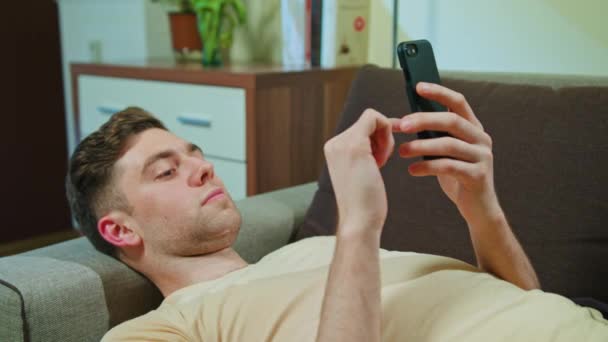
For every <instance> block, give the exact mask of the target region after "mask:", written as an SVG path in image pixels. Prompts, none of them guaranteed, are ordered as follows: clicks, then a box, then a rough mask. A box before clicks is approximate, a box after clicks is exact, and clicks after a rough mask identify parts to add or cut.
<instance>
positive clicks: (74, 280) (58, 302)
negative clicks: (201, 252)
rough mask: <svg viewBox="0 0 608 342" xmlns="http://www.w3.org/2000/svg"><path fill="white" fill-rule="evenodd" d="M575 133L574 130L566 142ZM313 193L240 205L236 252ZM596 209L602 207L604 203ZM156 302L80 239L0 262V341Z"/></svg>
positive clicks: (293, 223) (537, 79) (247, 254)
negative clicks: (240, 221) (240, 223)
mask: <svg viewBox="0 0 608 342" xmlns="http://www.w3.org/2000/svg"><path fill="white" fill-rule="evenodd" d="M443 77H444V79H450V78H451V79H473V80H491V81H498V82H505V83H513V84H521V83H524V84H543V85H549V86H552V87H554V88H555V87H557V88H558V87H562V86H573V85H575V86H581V85H583V86H584V85H589V86H600V87H604V88H603V89H607V88H606V87H608V78H581V77H561V76H538V75H536V76H535V75H501V74H470V73H452V74H444V75H443ZM513 100H514V101H516V100H517V99H513ZM575 100H576V99H575ZM573 101H574V100H573ZM486 110H487V108H486ZM514 126H517V124H516V123H515V124H514ZM505 129H512V127H506V128H505ZM579 133H580V132H579ZM579 133H577V132H573V139H576V134H579ZM600 181H601V180H600ZM316 190H317V184H316V183H309V184H304V185H301V186H296V187H293V188H288V189H283V190H279V191H275V192H271V193H267V194H262V195H258V196H253V197H250V198H247V199H245V200H241V201H239V202H238V203H237V205H238V207H239V209H240V211H241V213H242V216H243V226H242V228H241V234H240V236H239V238H238V240H237V242H236V246H235V247H236V250H237V251H238V252H239V253H241V255H242V256H243V257H244V258H245V259H246V260H247V261H249V262H256V261H257V260H259V259H260V258H261V257H262V256H263V255H265V254H267V253H269V252H271V251H273V250H275V249H277V248H280V247H281V246H283V245H285V244H287V243H288V242H289V241H292V239H293V238H294V237H295V236H296V235H297V234H296V233H297V232H296V230H297V229H298V227H299V226H300V224H301V223H302V222H304V221H305V220H304V218H305V216H306V215H307V210H308V208H309V205H310V203H311V201H312V199H313V196H314V195H315V191H316ZM573 191H576V190H573ZM582 195H583V196H584V194H582ZM524 197H525V196H522V198H521V200H525V198H524ZM595 204H597V203H595ZM600 205H601V206H603V207H604V208H605V206H606V203H601V204H600ZM422 209H425V208H422ZM427 209H428V208H427ZM552 209H553V210H558V211H559V210H562V211H568V210H569V208H567V207H562V208H552ZM432 210H433V209H431V211H432ZM309 214H310V213H309ZM601 219H602V218H601V217H598V220H601ZM604 222H606V221H604ZM413 232H416V230H413ZM408 234H412V232H408ZM604 236H605V235H604ZM602 243H604V244H605V243H606V242H605V241H604V242H602ZM540 244H541V245H542V243H540ZM524 247H527V246H524ZM539 253H540V252H539ZM533 261H534V260H533ZM564 262H567V261H564ZM577 262H586V263H592V262H593V261H592V260H583V261H577ZM161 301H162V296H161V294H160V292H159V291H158V290H157V289H156V288H155V287H154V286H153V285H152V284H151V283H150V282H149V281H147V280H146V279H145V278H144V277H142V276H141V275H139V274H138V273H137V272H135V271H133V270H131V269H130V268H128V267H126V266H125V265H123V264H122V263H120V262H118V261H116V260H115V259H112V258H110V257H108V256H106V255H103V254H101V253H99V252H97V251H96V250H95V249H94V248H93V247H92V246H91V245H90V244H89V243H88V242H87V241H86V240H85V239H84V238H77V239H74V240H70V241H66V242H62V243H58V244H55V245H52V246H48V247H45V248H41V249H37V250H33V251H30V252H26V253H22V254H18V255H14V256H9V257H4V258H0V341H97V340H99V339H100V338H101V336H103V334H104V333H105V332H106V331H107V330H108V329H109V328H111V327H113V326H115V325H117V324H119V323H120V322H123V321H125V320H128V319H130V318H132V317H135V316H138V315H141V314H144V313H145V312H147V311H149V310H152V309H154V308H155V307H156V306H158V304H159V303H160V302H161Z"/></svg>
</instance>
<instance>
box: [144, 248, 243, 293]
mask: <svg viewBox="0 0 608 342" xmlns="http://www.w3.org/2000/svg"><path fill="white" fill-rule="evenodd" d="M155 266H156V267H154V268H155V272H154V274H145V275H146V276H147V277H148V278H149V279H150V280H151V281H152V282H153V283H154V284H155V285H156V286H157V287H158V288H159V289H160V291H161V292H162V294H163V296H164V297H165V298H166V297H167V296H169V295H170V294H172V293H173V292H175V291H177V290H179V289H181V288H184V287H187V286H190V285H194V284H197V283H200V282H204V281H210V280H214V279H218V278H221V277H223V276H225V275H226V274H228V273H230V272H233V271H236V270H239V269H241V268H243V267H246V266H247V262H246V261H245V260H243V258H241V256H240V255H239V254H238V253H237V252H236V251H235V250H234V249H232V248H225V249H222V250H220V251H217V252H215V253H212V254H206V255H201V256H190V257H173V258H171V259H168V260H165V261H163V262H162V263H161V264H158V265H155Z"/></svg>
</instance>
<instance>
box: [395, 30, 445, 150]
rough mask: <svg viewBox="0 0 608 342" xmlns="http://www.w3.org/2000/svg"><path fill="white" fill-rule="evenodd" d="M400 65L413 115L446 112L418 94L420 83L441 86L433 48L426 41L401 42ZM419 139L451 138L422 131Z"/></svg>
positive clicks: (437, 104) (399, 46)
mask: <svg viewBox="0 0 608 342" xmlns="http://www.w3.org/2000/svg"><path fill="white" fill-rule="evenodd" d="M397 56H398V57H399V64H401V69H403V76H404V77H405V92H406V95H407V98H408V100H409V103H410V108H411V109H412V113H415V112H445V111H447V109H446V108H445V107H444V106H443V105H441V104H439V103H437V102H435V101H431V100H427V99H425V98H424V97H421V96H420V95H418V93H417V92H416V85H417V84H418V82H429V83H436V84H441V79H440V78H439V71H437V64H436V63H435V55H434V54H433V47H432V46H431V43H430V42H429V41H428V40H426V39H421V40H412V41H407V42H401V43H399V45H397ZM417 135H418V139H431V138H439V137H444V136H449V134H447V133H446V132H439V131H422V132H419V133H418V134H417ZM437 158H441V157H437V156H424V159H427V160H428V159H437Z"/></svg>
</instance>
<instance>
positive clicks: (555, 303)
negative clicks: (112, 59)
mask: <svg viewBox="0 0 608 342" xmlns="http://www.w3.org/2000/svg"><path fill="white" fill-rule="evenodd" d="M417 92H418V93H419V94H420V95H421V96H423V97H425V98H428V99H431V100H434V101H437V102H440V103H441V104H443V105H445V106H446V107H447V108H450V109H451V112H446V113H415V114H411V115H407V116H405V117H403V118H402V119H389V118H387V117H385V116H384V115H382V114H381V113H378V112H376V111H374V110H371V109H369V110H366V111H365V112H364V113H363V114H362V115H361V117H360V118H359V120H358V121H357V122H356V123H355V124H353V125H352V126H351V127H350V128H348V129H347V130H346V131H344V132H343V133H341V134H339V135H337V136H336V137H334V138H333V139H331V140H330V141H328V142H327V143H326V144H325V147H324V152H325V156H326V159H327V165H328V169H329V174H330V177H331V180H332V184H333V187H334V190H335V194H336V199H337V206H338V214H339V220H338V227H337V230H336V232H337V233H336V236H335V237H314V238H309V239H305V240H302V241H300V242H297V243H293V244H291V245H287V246H285V247H283V248H281V249H279V250H277V251H275V252H273V253H271V254H269V255H267V256H265V257H264V258H263V259H261V260H260V261H259V262H258V263H256V264H253V265H248V264H247V263H246V262H245V261H244V260H243V259H242V258H241V257H240V256H239V255H238V253H237V252H236V251H235V250H234V249H232V244H233V243H234V241H235V239H236V237H237V234H238V232H239V228H240V224H241V217H240V214H239V212H238V211H237V209H236V207H235V204H234V203H233V201H232V199H231V198H230V195H229V194H228V193H227V191H226V189H225V187H224V184H223V183H222V181H221V179H220V176H221V175H217V174H216V173H215V171H214V168H213V165H212V164H211V163H210V162H209V161H208V160H206V159H205V155H204V154H203V151H202V150H201V148H199V147H198V146H196V145H194V144H192V143H190V142H188V141H184V140H182V139H180V138H179V137H177V136H175V135H173V134H172V133H171V132H169V131H167V130H166V129H165V127H164V126H163V124H162V123H161V122H160V121H158V120H157V119H156V118H154V117H153V116H152V115H150V114H148V113H147V112H145V111H143V110H142V109H139V108H128V109H126V110H124V111H122V112H119V113H117V114H115V115H113V116H112V117H111V118H110V119H109V121H108V122H107V123H105V124H104V125H103V126H102V127H101V128H100V129H99V130H98V131H96V132H94V133H93V134H91V135H90V136H88V137H87V138H85V139H84V140H83V141H82V142H81V143H80V145H79V146H78V147H77V149H76V151H75V152H74V154H73V156H72V158H71V162H70V170H69V174H68V177H67V192H68V197H69V199H70V204H71V207H72V211H73V213H74V215H75V216H76V218H77V220H78V222H79V224H80V226H81V229H82V230H83V232H84V233H85V234H86V235H87V237H88V238H89V239H90V240H91V242H92V243H93V244H94V245H95V247H96V248H97V249H99V250H101V251H103V252H105V253H107V254H109V255H112V256H114V257H115V258H117V259H119V260H121V261H122V262H124V263H125V264H127V265H128V266H130V267H132V268H134V269H135V270H137V271H139V272H141V273H142V274H144V275H145V276H146V277H148V278H149V279H150V280H151V281H152V282H153V283H154V284H155V285H156V286H157V287H158V288H159V289H160V291H161V292H162V294H163V295H164V297H165V299H164V301H163V302H162V304H161V305H160V307H159V308H158V309H156V310H153V311H151V312H149V313H147V314H145V315H143V316H141V317H138V318H135V319H133V320H130V321H127V322H125V323H122V324H120V325H119V326H117V327H115V328H113V329H112V330H111V331H109V332H108V333H107V334H106V335H105V337H104V340H105V341H332V342H333V341H366V342H369V341H380V340H383V341H484V342H485V341H568V342H570V341H602V342H606V341H608V321H607V320H605V319H603V318H602V316H601V314H600V313H599V312H598V311H596V310H594V309H590V308H585V307H581V306H578V305H576V304H574V303H573V302H571V301H570V300H569V299H567V298H564V297H561V296H558V295H554V294H550V293H544V292H543V291H541V290H540V286H539V283H538V280H537V277H536V274H535V272H534V269H533V268H532V265H531V264H530V262H529V260H528V258H527V257H526V254H525V253H524V251H523V249H522V247H521V246H520V244H519V243H518V241H517V239H516V238H515V236H514V235H513V233H512V231H511V228H510V227H509V224H508V222H507V218H506V216H505V213H504V212H503V210H502V208H501V206H500V205H499V201H498V198H497V196H496V192H495V190H494V181H493V162H492V158H493V157H492V140H491V138H490V136H489V135H488V134H487V133H485V132H484V130H483V127H482V125H481V123H480V122H479V121H478V119H477V118H476V116H475V114H474V113H473V111H472V110H471V108H470V107H469V105H468V103H467V102H466V100H465V99H464V98H463V97H462V96H461V95H460V94H458V93H456V92H454V91H452V90H450V89H447V88H445V87H442V86H439V85H434V84H422V83H421V84H419V85H418V87H417ZM423 130H435V131H445V132H448V133H449V134H450V136H449V137H443V138H436V139H425V140H414V141H411V142H407V143H404V144H403V145H401V146H399V148H398V153H399V156H400V157H402V158H413V157H419V156H442V157H441V158H437V159H430V160H426V159H424V160H423V159H421V160H420V161H418V162H415V163H413V164H412V165H410V167H409V169H408V171H409V173H410V174H411V175H413V176H416V177H422V176H434V177H437V178H438V181H439V184H440V186H441V188H442V190H443V191H444V192H445V194H446V195H447V196H448V197H449V198H450V200H452V202H453V203H454V204H455V205H456V207H457V208H458V210H459V212H460V213H461V215H462V216H463V218H464V219H465V220H466V222H467V224H468V227H469V231H470V236H471V239H472V242H473V246H474V249H475V254H476V257H477V262H478V265H477V267H475V266H472V265H469V264H466V263H464V262H461V261H458V260H455V259H451V258H447V257H442V256H436V255H427V254H417V253H412V252H396V251H386V250H382V249H380V235H381V232H382V226H383V223H384V220H385V218H386V214H387V200H386V192H385V188H384V183H383V181H382V178H381V175H380V171H379V169H380V168H382V166H383V165H384V164H385V162H386V161H387V159H388V158H389V157H390V156H391V155H392V154H393V153H396V152H394V147H395V146H394V145H395V143H394V138H393V134H411V133H416V132H419V131H423ZM404 172H405V170H404ZM412 210H416V208H412ZM403 234H407V227H404V231H403Z"/></svg>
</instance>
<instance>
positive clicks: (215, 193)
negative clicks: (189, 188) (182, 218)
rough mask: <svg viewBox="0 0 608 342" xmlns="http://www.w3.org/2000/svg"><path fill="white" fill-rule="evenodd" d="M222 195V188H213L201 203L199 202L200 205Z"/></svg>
mask: <svg viewBox="0 0 608 342" xmlns="http://www.w3.org/2000/svg"><path fill="white" fill-rule="evenodd" d="M223 195H224V190H222V189H216V190H213V191H211V192H210V193H209V194H208V195H207V197H205V199H204V200H203V203H201V205H205V204H207V202H209V201H211V200H213V199H215V198H216V197H221V196H223Z"/></svg>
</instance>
